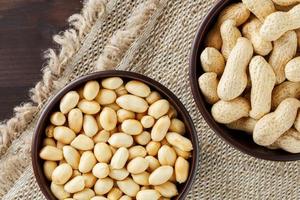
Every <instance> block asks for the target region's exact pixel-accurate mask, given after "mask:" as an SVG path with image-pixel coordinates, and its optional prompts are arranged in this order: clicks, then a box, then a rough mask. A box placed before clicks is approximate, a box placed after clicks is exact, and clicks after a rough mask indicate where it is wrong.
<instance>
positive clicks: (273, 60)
mask: <svg viewBox="0 0 300 200" xmlns="http://www.w3.org/2000/svg"><path fill="white" fill-rule="evenodd" d="M296 51H297V35H296V33H295V31H288V32H286V33H285V34H284V35H283V36H281V37H280V38H279V39H278V40H276V41H274V47H273V51H272V53H271V55H270V57H269V64H270V65H271V66H272V67H273V70H274V72H275V75H276V83H277V84H280V83H282V82H283V81H284V80H285V78H286V77H285V73H284V68H285V66H286V64H287V63H288V62H289V61H290V60H291V59H292V58H293V57H294V56H295V55H296ZM283 52H284V53H283Z"/></svg>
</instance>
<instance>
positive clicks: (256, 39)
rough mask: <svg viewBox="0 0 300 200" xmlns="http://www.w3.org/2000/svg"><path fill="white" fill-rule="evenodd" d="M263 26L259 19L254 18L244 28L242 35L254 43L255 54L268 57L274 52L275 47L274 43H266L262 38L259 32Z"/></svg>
mask: <svg viewBox="0 0 300 200" xmlns="http://www.w3.org/2000/svg"><path fill="white" fill-rule="evenodd" d="M261 25H262V23H261V22H260V21H259V19H257V18H255V17H253V18H251V20H250V21H249V22H247V23H246V24H245V25H244V26H243V29H242V33H243V36H244V37H246V38H248V39H249V40H250V41H251V42H252V45H253V48H254V52H255V53H257V54H259V55H261V56H266V55H268V54H269V53H270V52H271V51H272V49H273V45H272V42H270V41H266V40H264V39H263V38H262V37H261V36H260V34H259V30H260V27H261Z"/></svg>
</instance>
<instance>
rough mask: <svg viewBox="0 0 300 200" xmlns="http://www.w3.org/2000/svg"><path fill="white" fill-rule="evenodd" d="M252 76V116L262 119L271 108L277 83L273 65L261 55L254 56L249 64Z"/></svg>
mask: <svg viewBox="0 0 300 200" xmlns="http://www.w3.org/2000/svg"><path fill="white" fill-rule="evenodd" d="M249 73H250V77H251V83H252V87H251V110H250V113H249V115H250V117H252V118H254V119H260V118H261V117H263V116H264V115H265V114H267V113H269V112H270V110H271V100H272V91H273V88H274V86H275V83H276V77H275V73H274V71H273V69H272V66H271V65H270V64H269V63H268V62H267V61H266V60H265V59H264V58H263V57H261V56H255V57H253V58H252V60H251V62H250V64H249Z"/></svg>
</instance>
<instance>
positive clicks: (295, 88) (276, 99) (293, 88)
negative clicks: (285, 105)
mask: <svg viewBox="0 0 300 200" xmlns="http://www.w3.org/2000/svg"><path fill="white" fill-rule="evenodd" d="M291 97H294V98H300V82H296V83H295V82H290V81H285V82H283V83H281V84H279V85H277V86H276V87H275V88H274V90H273V92H272V110H274V109H275V108H277V106H278V105H279V104H280V103H281V102H282V101H283V100H284V99H286V98H291Z"/></svg>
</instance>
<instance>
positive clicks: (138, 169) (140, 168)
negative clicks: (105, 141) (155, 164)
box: [127, 157, 149, 174]
mask: <svg viewBox="0 0 300 200" xmlns="http://www.w3.org/2000/svg"><path fill="white" fill-rule="evenodd" d="M148 166H149V163H148V161H147V160H146V159H145V158H143V157H136V158H133V159H132V160H131V161H129V163H128V164H127V170H128V172H129V173H131V174H139V173H142V172H144V171H145V170H146V169H147V168H148Z"/></svg>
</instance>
